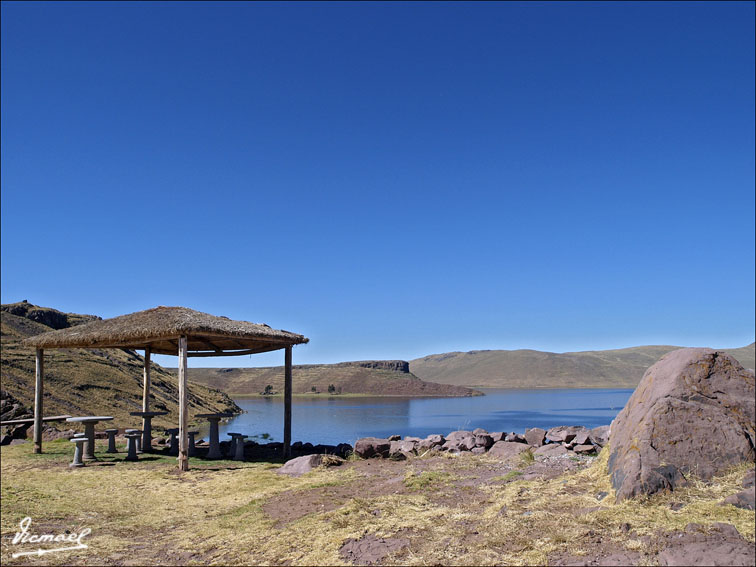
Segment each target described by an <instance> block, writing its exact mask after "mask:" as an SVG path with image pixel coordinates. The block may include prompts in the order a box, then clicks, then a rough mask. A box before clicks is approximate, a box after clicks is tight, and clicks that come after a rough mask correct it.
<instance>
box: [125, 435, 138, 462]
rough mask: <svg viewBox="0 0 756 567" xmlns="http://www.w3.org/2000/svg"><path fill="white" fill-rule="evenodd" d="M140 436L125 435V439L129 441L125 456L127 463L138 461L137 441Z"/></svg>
mask: <svg viewBox="0 0 756 567" xmlns="http://www.w3.org/2000/svg"><path fill="white" fill-rule="evenodd" d="M140 436H141V434H140V433H127V434H126V439H128V440H129V454H128V455H126V460H127V461H138V460H139V457H137V450H136V447H137V445H136V444H137V439H139V437H140Z"/></svg>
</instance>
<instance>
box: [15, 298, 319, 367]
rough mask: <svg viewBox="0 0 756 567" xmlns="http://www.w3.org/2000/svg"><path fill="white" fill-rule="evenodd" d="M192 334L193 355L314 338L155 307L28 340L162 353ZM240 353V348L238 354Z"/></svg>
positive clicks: (50, 345)
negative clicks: (146, 349)
mask: <svg viewBox="0 0 756 567" xmlns="http://www.w3.org/2000/svg"><path fill="white" fill-rule="evenodd" d="M180 336H186V337H187V342H188V348H189V351H190V356H191V355H192V354H194V356H203V355H204V356H211V355H220V354H221V352H222V351H232V352H225V354H232V353H234V354H248V353H250V352H249V351H254V352H267V351H271V350H277V349H280V348H284V347H286V346H291V345H295V344H302V343H306V342H308V341H309V339H308V338H307V337H304V336H302V335H297V334H296V333H290V332H288V331H279V330H276V329H271V328H270V327H269V326H268V325H261V324H257V323H249V322H247V321H232V320H231V319H229V318H228V317H217V316H215V315H209V314H207V313H201V312H199V311H195V310H193V309H187V308H186V307H163V306H160V307H155V308H154V309H148V310H146V311H138V312H137V313H131V314H130V315H121V316H120V317H113V318H112V319H105V320H102V321H92V322H91V323H85V324H83V325H76V326H74V327H69V328H67V329H60V330H58V331H52V332H49V333H43V334H41V335H36V336H34V337H29V338H28V339H26V340H24V342H23V343H24V344H25V345H27V346H30V347H34V348H129V349H144V348H146V347H149V348H151V349H152V352H153V353H157V354H173V355H175V354H177V353H178V338H179V337H180ZM233 351H236V352H233Z"/></svg>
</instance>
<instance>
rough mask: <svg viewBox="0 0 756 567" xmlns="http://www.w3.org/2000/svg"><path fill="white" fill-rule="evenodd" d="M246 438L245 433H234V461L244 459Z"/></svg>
mask: <svg viewBox="0 0 756 567" xmlns="http://www.w3.org/2000/svg"><path fill="white" fill-rule="evenodd" d="M246 438H247V436H246V435H240V434H238V433H237V434H236V453H235V454H234V460H235V461H243V460H244V440H245V439H246Z"/></svg>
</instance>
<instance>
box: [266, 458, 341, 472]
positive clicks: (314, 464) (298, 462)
mask: <svg viewBox="0 0 756 567" xmlns="http://www.w3.org/2000/svg"><path fill="white" fill-rule="evenodd" d="M343 462H344V460H343V459H340V458H339V457H334V456H333V455H305V456H303V457H297V458H296V459H291V460H289V461H286V463H284V465H283V466H282V467H281V468H279V469H278V471H277V472H278V474H288V475H291V476H299V475H303V474H305V473H308V472H310V471H311V470H313V469H316V468H318V467H320V466H325V467H332V466H339V465H340V464H341V463H343Z"/></svg>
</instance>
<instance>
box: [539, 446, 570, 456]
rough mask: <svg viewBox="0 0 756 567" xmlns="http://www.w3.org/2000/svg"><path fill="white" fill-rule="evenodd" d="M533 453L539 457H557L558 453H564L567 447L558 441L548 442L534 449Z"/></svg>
mask: <svg viewBox="0 0 756 567" xmlns="http://www.w3.org/2000/svg"><path fill="white" fill-rule="evenodd" d="M533 454H534V455H538V456H540V457H558V456H559V455H566V454H567V449H566V448H565V446H564V445H562V444H560V443H550V444H549V445H543V446H542V447H538V448H537V449H534V450H533Z"/></svg>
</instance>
